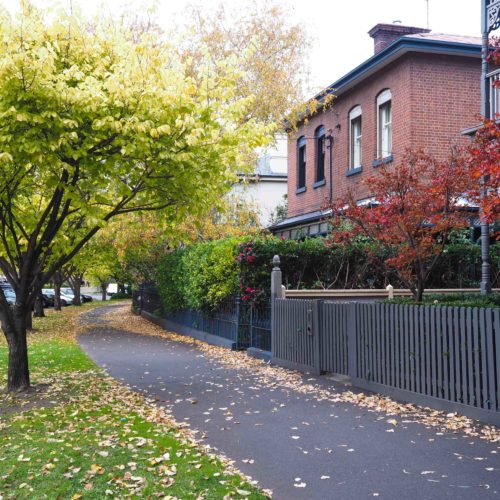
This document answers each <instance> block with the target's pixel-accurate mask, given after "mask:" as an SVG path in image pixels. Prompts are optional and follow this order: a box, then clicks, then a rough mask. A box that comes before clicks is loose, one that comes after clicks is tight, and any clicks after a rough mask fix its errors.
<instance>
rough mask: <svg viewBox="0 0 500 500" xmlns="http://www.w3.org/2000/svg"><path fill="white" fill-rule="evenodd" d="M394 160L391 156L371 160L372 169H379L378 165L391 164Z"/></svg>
mask: <svg viewBox="0 0 500 500" xmlns="http://www.w3.org/2000/svg"><path fill="white" fill-rule="evenodd" d="M393 160H394V158H393V156H392V155H389V156H386V157H385V158H379V159H377V160H373V162H372V167H380V165H385V164H386V163H391V162H392V161H393Z"/></svg>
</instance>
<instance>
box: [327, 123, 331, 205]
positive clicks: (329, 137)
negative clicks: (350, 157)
mask: <svg viewBox="0 0 500 500" xmlns="http://www.w3.org/2000/svg"><path fill="white" fill-rule="evenodd" d="M326 138H327V139H328V148H329V149H330V174H329V175H330V178H329V181H330V199H329V201H330V206H331V204H332V202H333V179H332V177H333V134H332V131H331V130H329V131H328V135H327V137H326Z"/></svg>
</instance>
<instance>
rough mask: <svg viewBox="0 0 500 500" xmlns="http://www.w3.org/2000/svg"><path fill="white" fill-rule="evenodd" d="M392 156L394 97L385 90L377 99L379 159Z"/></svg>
mask: <svg viewBox="0 0 500 500" xmlns="http://www.w3.org/2000/svg"><path fill="white" fill-rule="evenodd" d="M391 155H392V95H391V91H390V90H384V91H383V92H381V93H380V94H379V95H378V97H377V158H380V159H383V158H387V157H388V156H391Z"/></svg>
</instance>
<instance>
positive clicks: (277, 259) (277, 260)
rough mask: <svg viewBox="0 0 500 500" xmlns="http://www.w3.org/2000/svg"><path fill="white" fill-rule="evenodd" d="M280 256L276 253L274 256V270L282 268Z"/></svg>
mask: <svg viewBox="0 0 500 500" xmlns="http://www.w3.org/2000/svg"><path fill="white" fill-rule="evenodd" d="M280 263H281V262H280V256H279V255H275V256H274V257H273V264H274V267H273V271H279V270H280Z"/></svg>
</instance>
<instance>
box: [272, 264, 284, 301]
mask: <svg viewBox="0 0 500 500" xmlns="http://www.w3.org/2000/svg"><path fill="white" fill-rule="evenodd" d="M273 264H274V267H273V271H272V273H271V299H276V298H278V299H281V298H283V297H284V294H283V290H282V288H281V287H282V278H281V269H280V257H279V255H275V256H274V257H273Z"/></svg>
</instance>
